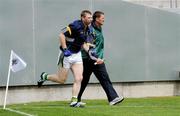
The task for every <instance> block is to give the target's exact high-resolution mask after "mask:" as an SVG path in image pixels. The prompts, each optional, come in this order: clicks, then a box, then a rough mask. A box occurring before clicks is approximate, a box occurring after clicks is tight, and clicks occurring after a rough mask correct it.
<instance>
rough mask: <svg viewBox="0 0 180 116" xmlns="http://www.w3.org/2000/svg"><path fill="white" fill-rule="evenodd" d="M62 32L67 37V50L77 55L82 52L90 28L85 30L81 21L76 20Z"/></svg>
mask: <svg viewBox="0 0 180 116" xmlns="http://www.w3.org/2000/svg"><path fill="white" fill-rule="evenodd" d="M62 31H63V33H64V35H65V37H66V45H67V49H68V50H70V51H71V52H72V53H77V52H79V51H80V50H81V47H82V45H83V43H84V42H86V41H87V35H88V34H89V33H90V28H89V27H87V28H85V26H84V24H83V22H82V21H81V20H76V21H74V22H73V23H71V24H69V25H68V26H67V27H65V28H63V29H62Z"/></svg>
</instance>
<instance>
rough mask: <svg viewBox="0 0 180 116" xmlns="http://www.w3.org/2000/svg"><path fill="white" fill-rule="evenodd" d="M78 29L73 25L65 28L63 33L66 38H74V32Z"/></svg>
mask: <svg viewBox="0 0 180 116" xmlns="http://www.w3.org/2000/svg"><path fill="white" fill-rule="evenodd" d="M75 29H76V26H75V25H74V24H73V23H71V24H69V25H68V26H67V27H65V28H63V29H62V30H61V31H62V33H64V35H65V36H66V37H72V35H73V31H74V30H75Z"/></svg>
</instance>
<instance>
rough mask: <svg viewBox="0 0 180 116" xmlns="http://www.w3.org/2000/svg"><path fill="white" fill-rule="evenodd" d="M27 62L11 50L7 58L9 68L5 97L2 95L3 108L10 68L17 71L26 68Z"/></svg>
mask: <svg viewBox="0 0 180 116" xmlns="http://www.w3.org/2000/svg"><path fill="white" fill-rule="evenodd" d="M26 66H27V64H26V62H24V61H23V60H22V59H21V58H20V57H19V56H18V55H17V54H16V53H14V51H13V50H11V55H10V59H9V70H8V77H7V84H6V92H5V97H4V107H3V109H5V108H6V99H7V93H8V86H9V78H10V73H11V70H12V71H13V72H18V71H20V70H23V69H24V68H26Z"/></svg>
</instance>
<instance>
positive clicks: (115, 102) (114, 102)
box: [109, 96, 124, 106]
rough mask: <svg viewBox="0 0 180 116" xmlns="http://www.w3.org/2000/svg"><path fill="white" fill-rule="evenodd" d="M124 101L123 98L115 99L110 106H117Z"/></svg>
mask: <svg viewBox="0 0 180 116" xmlns="http://www.w3.org/2000/svg"><path fill="white" fill-rule="evenodd" d="M123 100H124V98H123V96H120V97H116V98H115V99H113V100H112V101H111V102H109V105H111V106H112V105H116V104H118V103H120V102H122V101H123Z"/></svg>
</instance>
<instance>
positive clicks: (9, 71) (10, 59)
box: [3, 50, 12, 109]
mask: <svg viewBox="0 0 180 116" xmlns="http://www.w3.org/2000/svg"><path fill="white" fill-rule="evenodd" d="M11 64H12V50H11V55H10V58H9V70H8V77H7V84H6V92H5V97H4V106H3V109H5V108H6V99H7V94H8V86H9V78H10V73H11Z"/></svg>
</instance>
